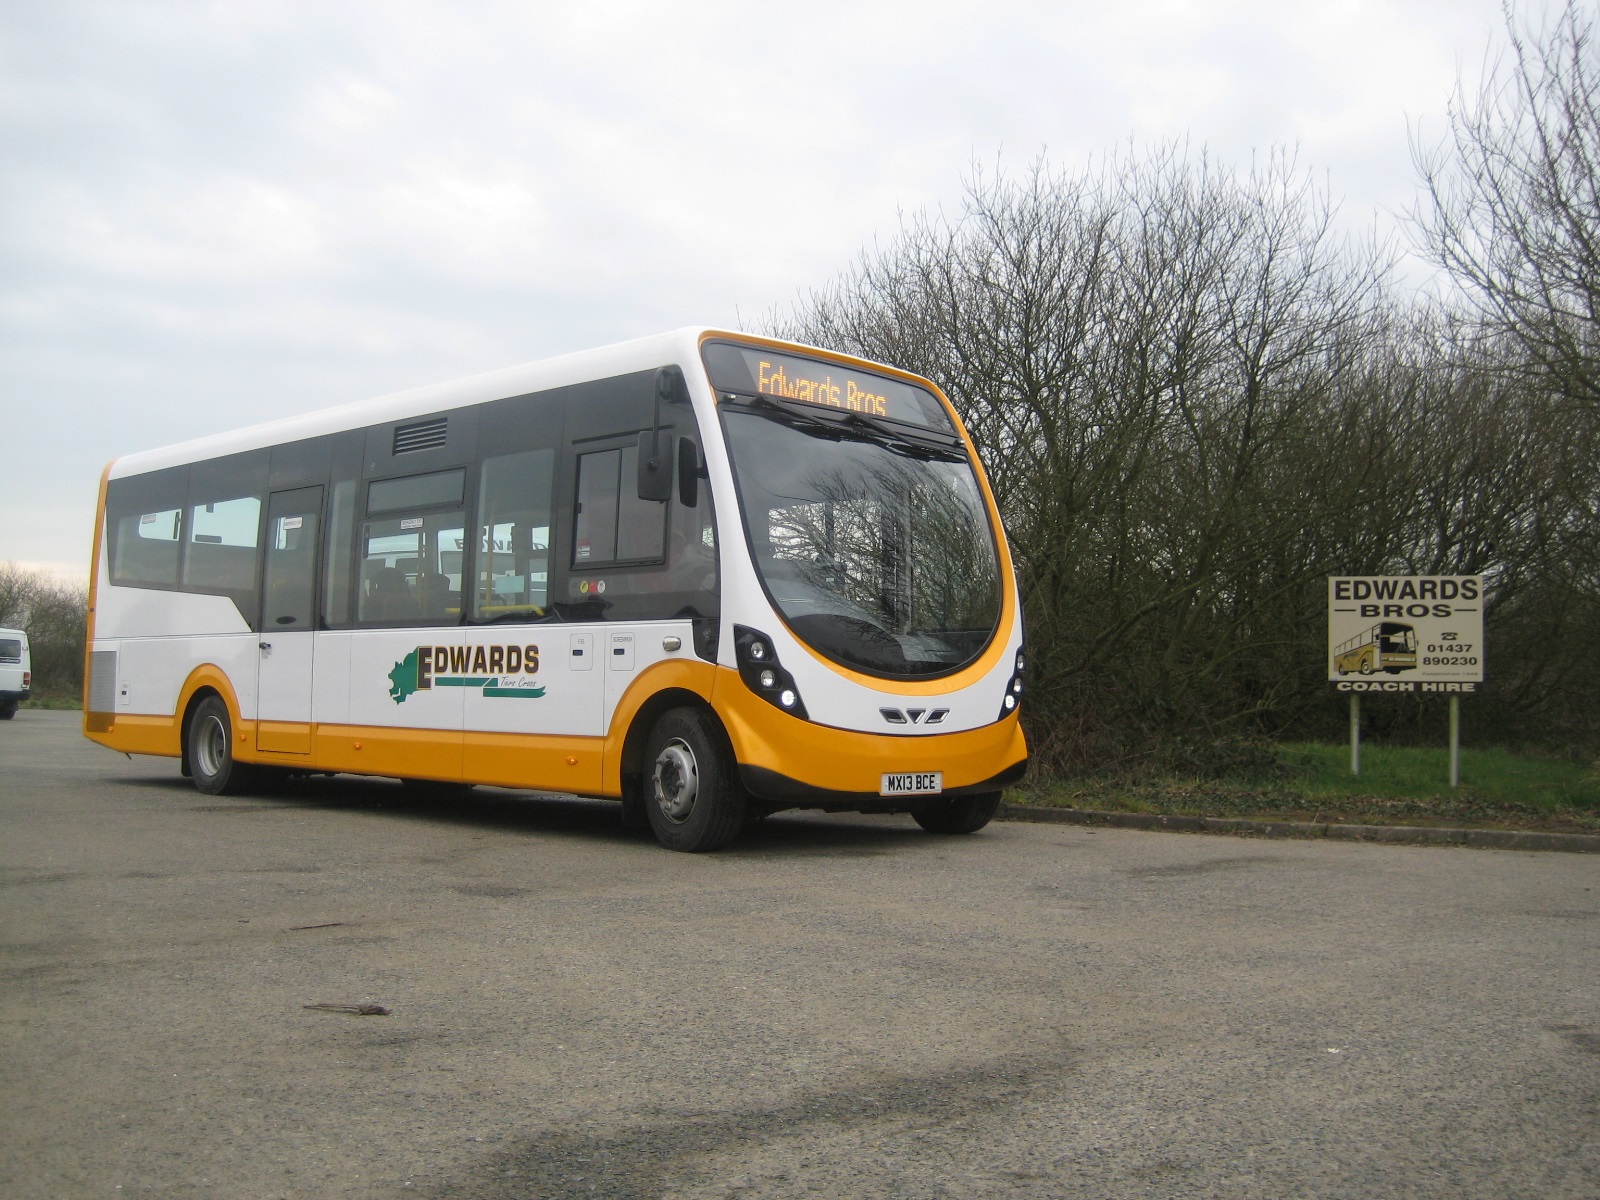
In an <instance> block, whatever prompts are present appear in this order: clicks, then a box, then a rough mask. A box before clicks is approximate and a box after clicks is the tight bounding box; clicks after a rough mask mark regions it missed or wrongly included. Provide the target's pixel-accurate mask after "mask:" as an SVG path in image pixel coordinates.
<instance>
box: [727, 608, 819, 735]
mask: <svg viewBox="0 0 1600 1200" xmlns="http://www.w3.org/2000/svg"><path fill="white" fill-rule="evenodd" d="M733 650H734V657H735V658H736V659H737V660H738V662H739V678H740V679H743V680H744V684H745V686H746V687H747V688H749V689H750V690H751V691H752V692H754V693H755V694H756V695H758V696H760V697H761V698H762V699H763V700H765V701H766V702H767V703H768V704H771V705H772V706H773V707H775V708H781V709H782V710H783V711H784V712H786V713H789V714H791V715H793V716H796V717H800V718H801V719H803V720H809V717H808V716H807V714H806V704H805V701H804V700H802V699H800V689H799V688H797V687H795V684H794V676H793V675H790V674H789V672H787V671H785V670H784V669H783V664H782V663H780V662H779V661H778V652H777V651H776V650H775V649H773V646H772V640H771V639H770V638H768V637H767V635H766V634H764V633H758V632H756V631H755V630H754V629H750V628H748V627H746V626H744V625H735V626H734V627H733Z"/></svg>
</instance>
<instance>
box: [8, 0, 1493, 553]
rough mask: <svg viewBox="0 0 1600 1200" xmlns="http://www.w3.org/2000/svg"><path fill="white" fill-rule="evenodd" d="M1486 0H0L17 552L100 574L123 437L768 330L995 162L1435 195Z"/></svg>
mask: <svg viewBox="0 0 1600 1200" xmlns="http://www.w3.org/2000/svg"><path fill="white" fill-rule="evenodd" d="M1501 27H1502V26H1501V19H1500V15H1499V3H1498V0H1316V2H1315V3H1297V2H1292V0H1288V2H1286V0H1116V2H1115V3H1111V4H1108V3H1105V0H1054V2H1053V3H1048V2H1044V3H1035V2H1031V0H1018V2H1007V0H986V2H982V3H968V2H956V0H917V2H916V3H912V2H911V0H899V2H896V3H872V2H871V0H861V2H858V3H847V4H834V3H816V2H810V3H808V2H805V0H799V2H796V0H790V2H787V3H781V4H780V3H770V4H769V3H763V2H760V0H744V2H743V3H718V2H713V0H676V2H674V3H661V2H655V3H595V4H586V3H582V2H581V0H564V2H562V3H545V2H543V0H537V2H536V0H527V2H523V3H511V2H506V3H490V2H475V0H454V2H452V3H448V4H446V3H437V4H435V3H422V2H419V0H315V2H313V3H296V2H294V0H260V2H245V0H238V2H225V0H218V2H215V3H182V2H179V0H161V2H155V3H140V2H137V0H109V2H107V3H82V2H79V0H47V2H44V3H34V2H31V0H4V3H3V4H0V138H3V144H0V152H3V158H0V164H3V166H0V418H3V428H0V453H3V458H0V480H3V481H4V489H3V491H0V560H6V559H10V560H18V561H23V562H27V563H35V564H44V565H49V566H51V567H52V568H54V569H59V570H63V571H66V572H70V573H76V574H78V575H80V576H81V575H82V574H83V573H84V571H85V564H86V561H87V558H88V554H89V546H90V534H91V529H90V527H91V525H92V522H93V515H94V496H95V490H96V487H97V483H98V479H99V475H100V471H101V469H102V467H103V466H104V464H105V462H106V461H107V460H108V459H111V458H113V457H115V456H117V455H120V454H126V453H130V452H132V451H135V450H142V449H147V448H150V447H152V446H159V445H163V444H166V443H169V442H173V441H179V440H183V439H185V438H188V437H192V436H196V435H199V434H204V433H211V432H215V431H218V430H222V429H228V428H233V427H237V426H240V425H245V424H252V423H254V422H256V421H260V420H266V419H269V418H272V417H279V416H285V415H288V414H290V413H296V412H303V411H306V410H308V409H312V408H317V407H321V406H324V405H328V404H334V403H339V402H343V401H346V400H356V399H362V398H364V397H367V396H374V395H380V394H383V393H385V392H389V391H394V390H398V389H400V388H403V387H408V386H412V385H416V384H423V383H430V382H436V381H439V380H442V379H449V378H452V377H455V376H460V375H467V374H473V373H477V372H479V371H484V370H489V369H492V368H495V367H501V366H508V365H511V364H513V363H519V362H525V361H529V360H532V359H536V358H541V357H544V356H546V355H551V354H557V353H562V352H566V351H570V350H578V349H583V348H586V347H590V346H598V345H603V344H605V343H608V342H614V341H620V340H623V339H626V338H631V337H635V336H638V335H641V334H646V333H652V332H658V331H661V330H665V329H670V328H675V327H677V326H681V325H691V324H717V325H729V324H734V323H736V322H739V321H740V320H741V318H742V322H743V324H744V325H746V326H749V325H751V324H754V323H756V322H757V321H759V320H760V318H761V317H762V316H763V315H765V314H766V313H768V312H769V311H771V310H772V309H774V308H776V307H784V306H787V305H789V304H790V303H791V302H793V301H794V299H795V298H796V297H797V295H799V294H801V293H803V292H804V291H805V290H806V289H807V288H810V287H814V286H817V285H820V284H823V283H825V282H826V281H827V280H828V279H829V278H831V277H832V276H833V275H834V274H835V273H836V272H838V271H839V270H840V269H841V268H843V267H845V266H847V265H848V264H849V263H850V262H851V261H852V260H853V259H854V258H855V257H856V255H857V254H858V253H859V251H860V249H861V248H862V247H863V246H864V245H866V244H868V243H870V242H871V241H872V240H873V239H874V238H877V239H880V240H886V239H888V238H890V237H892V236H893V234H894V232H895V231H896V229H897V228H898V226H899V222H900V216H901V214H902V213H910V212H914V211H915V210H917V209H919V208H923V207H929V208H938V207H941V206H942V207H943V208H944V209H945V210H946V211H949V212H955V211H956V210H958V208H959V205H960V197H961V185H962V181H963V179H964V177H966V176H967V175H968V174H969V173H970V171H971V167H972V164H973V163H975V162H976V163H983V164H986V165H989V166H992V165H993V164H995V163H996V162H997V161H998V162H1000V163H1001V164H1002V165H1003V166H1004V167H1006V168H1008V169H1010V170H1014V171H1020V170H1022V169H1024V168H1026V166H1027V165H1028V164H1029V163H1030V162H1031V161H1032V160H1034V159H1035V158H1037V157H1038V156H1039V155H1040V154H1041V153H1043V154H1045V155H1047V157H1048V159H1049V160H1050V162H1051V163H1052V164H1053V165H1055V166H1057V167H1060V168H1073V169H1075V168H1078V167H1080V166H1082V165H1084V164H1086V163H1087V162H1088V161H1089V160H1090V158H1091V157H1092V156H1100V155H1103V154H1104V153H1105V152H1107V151H1108V150H1115V149H1116V148H1118V147H1119V146H1121V145H1125V144H1126V143H1127V142H1128V140H1129V139H1130V138H1132V139H1134V141H1135V142H1136V143H1137V144H1138V145H1141V146H1151V145H1154V144H1156V143H1159V142H1161V141H1163V140H1167V139H1174V138H1187V139H1188V141H1189V143H1190V145H1191V146H1192V147H1195V148H1198V147H1200V146H1204V147H1206V148H1207V149H1208V150H1209V152H1210V153H1211V154H1212V156H1213V157H1214V158H1217V159H1219V160H1221V161H1223V162H1226V163H1232V164H1238V165H1241V166H1247V165H1248V163H1249V161H1250V157H1251V155H1252V154H1253V153H1259V152H1262V151H1265V150H1267V149H1270V148H1271V147H1272V146H1274V145H1280V144H1281V145H1291V146H1296V145H1297V146H1298V148H1299V161H1300V163H1301V164H1302V165H1303V166H1307V167H1311V168H1315V169H1316V170H1317V171H1318V172H1323V173H1325V175H1326V179H1327V182H1328V185H1329V187H1330V190H1331V192H1332V193H1333V195H1334V196H1335V197H1337V198H1341V199H1342V205H1343V207H1342V219H1343V221H1345V222H1346V223H1348V224H1351V225H1354V226H1365V227H1370V226H1372V225H1373V224H1374V223H1376V224H1377V225H1378V226H1379V228H1380V229H1385V230H1386V229H1390V228H1392V227H1393V217H1392V216H1391V214H1396V213H1399V212H1401V211H1403V210H1404V209H1405V208H1407V207H1408V206H1409V205H1410V203H1411V202H1412V200H1413V198H1414V196H1415V194H1416V184H1415V176H1414V171H1413V168H1412V165H1411V159H1410V154H1409V150H1408V142H1407V135H1408V129H1410V128H1415V127H1416V126H1417V124H1418V122H1421V123H1422V129H1423V131H1424V133H1425V134H1431V136H1433V137H1435V138H1437V137H1438V136H1439V135H1440V134H1442V132H1443V130H1444V124H1443V116H1444V111H1445V105H1446V103H1447V101H1448V99H1449V96H1450V92H1451V89H1452V87H1453V85H1454V82H1455V80H1456V78H1457V76H1458V73H1460V74H1465V75H1466V76H1467V77H1468V78H1475V77H1476V76H1477V74H1478V72H1479V70H1480V69H1481V66H1482V63H1483V59H1484V54H1485V52H1486V50H1487V49H1488V48H1489V47H1490V46H1491V45H1492V44H1498V42H1499V41H1500V38H1501Z"/></svg>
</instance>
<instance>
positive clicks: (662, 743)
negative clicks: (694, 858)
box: [639, 708, 749, 853]
mask: <svg viewBox="0 0 1600 1200" xmlns="http://www.w3.org/2000/svg"><path fill="white" fill-rule="evenodd" d="M720 732H721V731H720V730H718V729H716V728H715V727H714V726H713V725H712V723H711V721H710V720H709V719H708V718H707V717H706V716H705V714H704V713H701V712H700V711H698V710H697V709H693V708H674V709H671V710H669V711H667V712H665V713H663V714H662V715H661V717H660V718H659V719H658V720H657V721H656V723H655V726H654V728H652V729H651V730H650V737H649V740H647V741H646V742H645V760H644V772H643V774H642V776H641V777H640V780H639V787H640V792H641V799H642V801H643V807H644V811H645V816H646V817H647V818H648V819H649V821H650V829H651V832H653V833H654V834H655V835H656V840H657V841H658V842H660V843H661V844H662V845H663V846H665V847H666V848H667V849H669V850H682V851H686V852H689V853H698V852H702V851H706V850H715V849H717V847H719V846H725V845H727V844H728V843H729V842H730V841H732V840H733V839H734V838H735V837H736V836H738V833H739V831H740V829H742V828H743V827H744V819H745V813H746V812H747V811H748V808H749V799H748V798H747V797H746V796H745V793H744V788H743V787H741V786H740V784H739V780H738V777H737V776H736V775H735V774H734V766H733V755H732V754H731V753H730V752H729V751H728V749H727V748H726V746H725V744H724V742H723V739H722V737H721V736H720Z"/></svg>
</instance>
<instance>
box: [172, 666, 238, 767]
mask: <svg viewBox="0 0 1600 1200" xmlns="http://www.w3.org/2000/svg"><path fill="white" fill-rule="evenodd" d="M207 696H216V697H217V698H218V699H219V700H221V701H222V703H223V704H224V705H225V706H226V707H227V709H228V720H229V721H231V722H232V723H233V730H234V739H233V744H234V753H235V757H237V755H238V749H239V742H240V741H241V740H242V731H241V729H240V725H241V724H242V718H241V717H240V715H239V697H238V695H237V694H236V693H235V692H234V690H233V684H232V683H231V682H229V680H228V677H227V675H226V674H224V673H223V671H222V669H221V668H220V667H218V666H216V665H214V664H212V663H206V664H205V665H204V666H200V667H196V668H195V669H194V670H193V671H191V672H189V678H188V679H186V680H184V681H183V687H182V689H181V690H180V691H179V693H178V710H177V713H176V714H175V715H176V716H177V718H178V761H179V763H181V764H182V767H181V769H182V771H183V773H184V775H188V774H189V719H190V718H191V717H193V716H194V710H195V709H196V708H198V707H199V706H200V703H201V701H203V700H204V699H205V698H206V697H207Z"/></svg>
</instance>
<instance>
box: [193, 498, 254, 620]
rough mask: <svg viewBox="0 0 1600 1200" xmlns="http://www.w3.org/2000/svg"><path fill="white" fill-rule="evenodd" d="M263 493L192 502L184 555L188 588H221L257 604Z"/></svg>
mask: <svg viewBox="0 0 1600 1200" xmlns="http://www.w3.org/2000/svg"><path fill="white" fill-rule="evenodd" d="M260 526H261V497H260V496H235V497H233V498H230V499H225V500H212V501H207V502H205V503H202V504H195V505H192V506H191V507H190V509H189V545H188V548H187V549H186V551H185V552H184V556H183V586H184V589H185V590H186V591H195V592H221V593H225V594H227V595H231V596H234V597H235V598H237V599H238V600H239V601H240V602H241V603H242V604H243V605H244V606H247V607H250V608H254V603H253V600H254V596H255V590H256V545H257V540H258V539H257V531H258V530H259V529H260Z"/></svg>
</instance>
